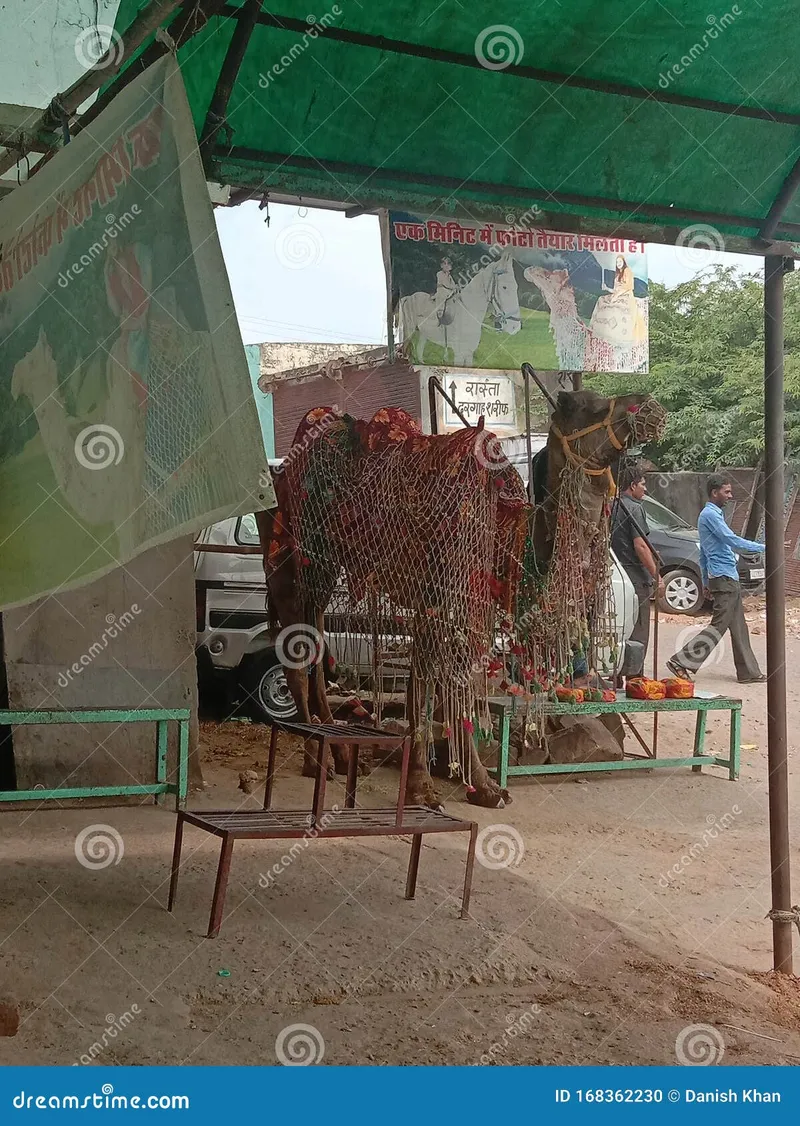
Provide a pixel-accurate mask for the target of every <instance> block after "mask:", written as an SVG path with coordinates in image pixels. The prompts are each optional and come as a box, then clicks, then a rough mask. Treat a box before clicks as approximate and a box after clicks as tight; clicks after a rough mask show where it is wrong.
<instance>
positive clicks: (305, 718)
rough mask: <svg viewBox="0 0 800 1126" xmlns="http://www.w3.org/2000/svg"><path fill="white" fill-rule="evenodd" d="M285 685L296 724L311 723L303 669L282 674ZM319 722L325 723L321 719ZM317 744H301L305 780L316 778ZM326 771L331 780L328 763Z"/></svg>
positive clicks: (286, 671)
mask: <svg viewBox="0 0 800 1126" xmlns="http://www.w3.org/2000/svg"><path fill="white" fill-rule="evenodd" d="M284 675H285V677H286V683H287V685H288V686H289V691H290V692H291V694H292V699H293V700H294V704H295V707H296V708H297V722H298V723H311V712H310V711H309V707H308V695H309V693H308V675H307V673H306V670H305V669H289V668H287V669H286V670H285V672H284ZM317 718H318V719H320V722H323V723H324V722H325V721H324V720H322V719H321V717H319V716H318V717H317ZM318 749H319V747H318V743H317V740H316V739H306V741H305V742H304V743H303V776H304V777H305V778H316V776H317V751H318ZM326 771H327V776H328V778H329V779H330V778H333V768H332V767H331V765H330V762H328V763H326Z"/></svg>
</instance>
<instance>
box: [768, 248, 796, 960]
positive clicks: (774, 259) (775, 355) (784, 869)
mask: <svg viewBox="0 0 800 1126" xmlns="http://www.w3.org/2000/svg"><path fill="white" fill-rule="evenodd" d="M783 272H784V260H783V258H781V257H778V256H776V255H769V256H767V257H765V258H764V529H765V540H766V545H767V565H766V566H767V761H768V765H769V851H770V870H771V873H772V910H773V912H784V911H785V912H790V911H791V906H792V892H791V874H790V867H789V790H788V765H787V738H786V633H785V603H784V598H785V587H784V550H783V536H784V516H783V506H784V480H783V462H784V448H783V427H784V405H783V347H784V344H783V340H784V333H783ZM792 925H793V924H792V922H791V916H784V918H782V919H779V918H775V917H774V915H773V919H772V946H773V967H774V968H775V969H776V970H777V971H778V972H779V973H785V974H790V973H791V972H792Z"/></svg>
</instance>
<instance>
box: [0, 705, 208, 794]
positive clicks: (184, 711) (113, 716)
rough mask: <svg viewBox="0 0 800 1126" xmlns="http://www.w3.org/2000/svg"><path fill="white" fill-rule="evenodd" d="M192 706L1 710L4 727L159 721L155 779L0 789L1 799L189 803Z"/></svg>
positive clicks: (1, 720)
mask: <svg viewBox="0 0 800 1126" xmlns="http://www.w3.org/2000/svg"><path fill="white" fill-rule="evenodd" d="M190 715H191V713H190V711H189V709H188V708H102V709H99V710H94V709H88V708H87V709H80V710H78V709H75V710H67V709H64V710H55V711H12V710H11V709H0V726H3V727H5V726H7V727H31V726H35V725H38V724H49V723H56V724H62V723H79V724H81V725H82V726H85V725H86V724H90V723H115V724H117V725H118V726H121V725H122V724H124V723H155V725H156V746H155V763H154V765H155V778H156V780H155V782H149V783H144V784H142V785H133V786H59V787H57V788H55V789H51V790H48V789H46V788H44V787H42V788H41V789H34V790H0V802H21V801H37V802H41V801H60V800H62V799H64V798H118V797H119V798H123V797H125V798H127V797H142V796H148V795H152V796H154V797H155V798H156V800H158V799H159V798H160V797H162V795H164V794H174V795H175V808H176V810H180V809H182V808H183V806H185V804H186V792H187V789H188V783H189V718H190ZM171 722H175V723H177V724H178V769H177V778H176V781H175V782H168V781H167V731H168V725H169V724H170V723H171Z"/></svg>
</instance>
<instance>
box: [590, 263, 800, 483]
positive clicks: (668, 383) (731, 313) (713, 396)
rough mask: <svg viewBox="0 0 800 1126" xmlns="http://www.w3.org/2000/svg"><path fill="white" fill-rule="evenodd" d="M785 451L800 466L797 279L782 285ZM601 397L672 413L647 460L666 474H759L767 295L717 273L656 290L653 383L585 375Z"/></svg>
mask: <svg viewBox="0 0 800 1126" xmlns="http://www.w3.org/2000/svg"><path fill="white" fill-rule="evenodd" d="M785 306H786V307H785V336H786V361H785V380H786V451H787V456H789V457H798V456H800V275H798V274H790V275H788V276H787V278H786V301H785ZM586 386H587V387H593V388H595V390H597V391H601V392H603V393H604V394H608V395H613V394H625V393H626V392H633V391H640V390H642V389H643V388H646V389H647V390H648V391H650V392H651V393H652V394H653V395H654V397H655V398H656V399H658V400H659V402H660V403H662V404H663V405H664V407H666V409H667V410H668V411H669V419H668V422H667V430H666V433H665V435H664V439H663V441H662V442H660V443H659V444H658V445H656V446H653V447H651V448H650V449H648V451H647V452H648V456H649V457H651V458H652V460H653V461H654V462H656V464H657V465H658V466H659V468H662V469H665V470H667V471H671V470H680V469H690V470H702V469H707V468H710V467H713V466H715V465H719V464H724V465H729V466H734V465H755V464H756V463H757V462H758V460H759V458H760V456H761V454H762V452H763V449H764V433H763V431H764V287H763V284H762V282H761V281H760V280H759V279H758V278H754V277H743V276H742V275H741V274H738V273H737V272H736V270H734V269H733V268H731V267H718V268H716V269H715V270H713V271H710V272H709V273H706V274H703V275H701V276H699V277H697V278H694V279H693V280H692V281H689V282H684V283H683V284H681V285H678V286H675V287H674V288H673V289H667V288H666V287H665V286H663V285H658V284H657V283H652V284H651V286H650V374H649V375H648V376H641V375H587V376H586Z"/></svg>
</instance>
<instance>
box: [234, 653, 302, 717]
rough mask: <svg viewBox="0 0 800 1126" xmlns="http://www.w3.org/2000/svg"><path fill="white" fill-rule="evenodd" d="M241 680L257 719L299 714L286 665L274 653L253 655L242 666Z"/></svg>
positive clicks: (250, 707)
mask: <svg viewBox="0 0 800 1126" xmlns="http://www.w3.org/2000/svg"><path fill="white" fill-rule="evenodd" d="M240 683H241V686H242V688H243V689H244V691H245V692H246V693H247V707H248V710H249V711H250V714H251V715H252V716H253V718H254V719H258V720H261V721H262V722H267V723H269V721H270V720H271V719H282V720H293V719H296V718H297V708H296V707H295V703H294V700H293V699H292V694H291V692H290V691H289V685H288V684H287V683H286V676H285V673H284V668H283V665H282V664H281V663H280V661H279V660H278V658H277V657H276V656H275V654H274V653H267V654H264V655H263V656H258V657H253V658H252V660H250V661H249V662H248V663H247V666H246V668H244V669H243V670H242V674H241V676H240Z"/></svg>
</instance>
